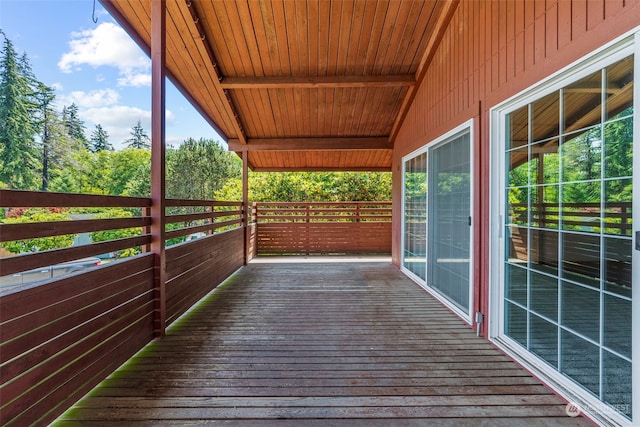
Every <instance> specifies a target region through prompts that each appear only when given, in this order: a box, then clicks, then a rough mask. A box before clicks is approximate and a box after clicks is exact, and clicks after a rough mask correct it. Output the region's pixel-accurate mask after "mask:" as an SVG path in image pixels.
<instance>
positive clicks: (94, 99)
mask: <svg viewBox="0 0 640 427" xmlns="http://www.w3.org/2000/svg"><path fill="white" fill-rule="evenodd" d="M119 99H120V94H119V93H118V92H116V91H115V90H113V89H98V90H92V91H89V92H84V91H79V90H76V91H73V92H71V93H70V94H68V95H60V96H58V102H59V104H60V105H71V104H72V103H73V104H76V105H77V106H78V107H80V108H81V109H82V108H100V107H104V106H107V105H115V104H117V103H118V100H119Z"/></svg>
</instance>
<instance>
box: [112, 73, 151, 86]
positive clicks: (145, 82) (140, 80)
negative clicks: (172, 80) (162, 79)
mask: <svg viewBox="0 0 640 427" xmlns="http://www.w3.org/2000/svg"><path fill="white" fill-rule="evenodd" d="M123 76H124V77H120V78H119V79H118V86H135V87H140V86H151V74H149V73H138V74H135V73H124V74H123Z"/></svg>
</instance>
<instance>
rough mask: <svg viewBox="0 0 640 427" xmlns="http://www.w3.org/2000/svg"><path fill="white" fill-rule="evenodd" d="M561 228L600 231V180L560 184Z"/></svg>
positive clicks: (591, 231)
mask: <svg viewBox="0 0 640 427" xmlns="http://www.w3.org/2000/svg"><path fill="white" fill-rule="evenodd" d="M562 228H563V229H564V230H574V231H584V232H589V233H599V232H600V228H601V224H600V181H586V182H575V183H571V184H564V185H563V186H562Z"/></svg>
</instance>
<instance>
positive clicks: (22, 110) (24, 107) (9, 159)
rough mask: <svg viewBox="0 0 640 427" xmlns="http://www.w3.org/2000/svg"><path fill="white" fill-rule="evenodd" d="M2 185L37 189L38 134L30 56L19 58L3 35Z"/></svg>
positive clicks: (0, 61) (0, 97) (0, 86)
mask: <svg viewBox="0 0 640 427" xmlns="http://www.w3.org/2000/svg"><path fill="white" fill-rule="evenodd" d="M0 34H1V35H2V36H3V37H4V44H3V48H2V52H1V56H0V182H4V183H5V184H6V185H7V186H8V188H19V189H24V190H33V189H35V188H37V172H36V171H37V170H38V169H39V164H38V163H39V162H38V154H37V145H36V142H35V135H36V133H37V131H36V129H35V126H34V123H33V120H32V116H31V113H32V111H33V109H34V104H33V102H32V101H33V98H32V96H33V94H34V92H35V91H34V89H33V88H32V87H31V84H30V83H31V82H30V79H29V75H28V74H27V72H28V70H29V64H28V60H27V58H26V55H25V56H23V57H22V58H18V55H17V53H16V51H15V48H14V46H13V43H12V42H11V41H10V40H9V39H8V38H7V37H6V36H5V34H4V33H3V32H2V31H0Z"/></svg>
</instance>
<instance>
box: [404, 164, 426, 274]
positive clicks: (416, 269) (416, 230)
mask: <svg viewBox="0 0 640 427" xmlns="http://www.w3.org/2000/svg"><path fill="white" fill-rule="evenodd" d="M404 187H405V188H404V194H405V200H404V216H405V217H404V255H403V265H404V266H405V268H407V269H408V270H409V271H411V272H413V273H414V274H415V275H416V276H418V277H419V278H421V279H423V280H424V279H425V277H426V254H427V219H426V218H427V154H426V153H423V154H421V155H419V156H417V157H414V158H413V159H410V160H408V161H406V162H405V176H404Z"/></svg>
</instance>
